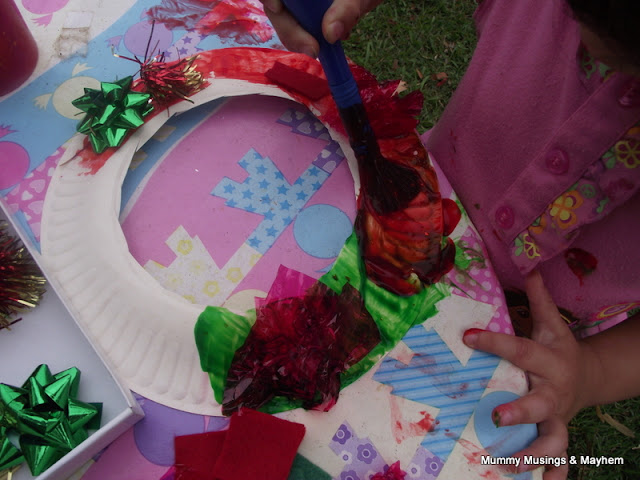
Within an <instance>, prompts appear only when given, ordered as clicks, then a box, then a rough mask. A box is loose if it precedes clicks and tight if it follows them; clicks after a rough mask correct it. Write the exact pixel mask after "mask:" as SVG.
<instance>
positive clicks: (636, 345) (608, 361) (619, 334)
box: [582, 313, 640, 406]
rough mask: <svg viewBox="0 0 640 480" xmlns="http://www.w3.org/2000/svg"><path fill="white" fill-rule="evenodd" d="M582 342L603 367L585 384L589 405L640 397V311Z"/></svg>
mask: <svg viewBox="0 0 640 480" xmlns="http://www.w3.org/2000/svg"><path fill="white" fill-rule="evenodd" d="M582 343H583V344H584V345H585V346H587V347H589V348H590V349H591V350H592V351H593V353H594V354H595V356H596V358H597V361H598V366H599V368H598V372H597V373H594V375H592V376H591V379H590V380H591V381H590V382H589V384H588V385H585V390H588V391H586V392H585V400H586V403H585V406H589V405H601V404H606V403H612V402H616V401H618V400H622V399H626V398H631V397H637V396H640V313H638V314H636V315H634V316H633V317H631V318H629V319H628V320H626V321H624V322H622V323H621V324H619V325H616V326H615V327H613V328H610V329H608V330H606V331H604V332H602V333H599V334H597V335H593V336H592V337H589V338H587V339H585V340H583V342H582Z"/></svg>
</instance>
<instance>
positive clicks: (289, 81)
mask: <svg viewBox="0 0 640 480" xmlns="http://www.w3.org/2000/svg"><path fill="white" fill-rule="evenodd" d="M265 76H266V77H267V78H268V79H269V80H271V81H272V82H274V83H276V84H278V85H280V86H282V87H285V88H288V89H289V90H293V91H294V92H296V93H300V94H302V95H304V96H305V97H307V98H309V99H310V100H320V99H321V98H322V97H324V96H326V95H329V93H330V92H329V84H328V83H327V81H326V80H324V79H322V78H318V77H316V76H315V75H311V74H310V73H307V72H303V71H301V70H298V69H297V68H293V67H290V66H289V65H285V64H284V63H282V62H276V63H274V64H273V67H271V68H270V69H269V70H267V71H266V72H265Z"/></svg>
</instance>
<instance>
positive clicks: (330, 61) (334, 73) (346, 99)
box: [283, 0, 362, 109]
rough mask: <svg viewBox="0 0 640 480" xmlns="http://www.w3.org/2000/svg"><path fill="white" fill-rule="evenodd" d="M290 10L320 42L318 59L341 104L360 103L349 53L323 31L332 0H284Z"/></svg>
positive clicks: (335, 98) (343, 106) (338, 102)
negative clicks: (323, 24) (348, 58)
mask: <svg viewBox="0 0 640 480" xmlns="http://www.w3.org/2000/svg"><path fill="white" fill-rule="evenodd" d="M283 3H284V5H285V7H287V10H289V12H290V13H291V14H292V15H293V16H294V17H295V19H296V20H297V21H298V23H299V24H300V25H301V26H302V28H304V29H305V30H306V31H307V32H309V33H310V34H311V35H313V36H314V37H315V39H316V40H317V41H318V43H319V44H320V51H319V52H318V59H319V60H320V63H321V64H322V68H323V69H324V73H325V75H326V77H327V80H328V82H329V88H330V89H331V94H332V95H333V98H334V100H335V102H336V105H338V108H340V109H343V108H349V107H351V106H353V105H355V104H361V103H362V98H361V97H360V92H359V91H358V85H356V81H355V79H354V78H353V75H352V73H351V69H350V68H349V64H348V62H347V57H346V56H345V54H344V50H343V49H342V44H341V43H340V41H337V42H336V43H333V44H331V43H329V42H327V40H326V39H325V38H324V35H323V34H322V17H324V14H325V12H326V11H327V9H328V8H329V7H330V6H331V4H332V3H333V1H332V0H283Z"/></svg>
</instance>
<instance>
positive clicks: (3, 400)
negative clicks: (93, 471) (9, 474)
mask: <svg viewBox="0 0 640 480" xmlns="http://www.w3.org/2000/svg"><path fill="white" fill-rule="evenodd" d="M79 383H80V370H78V369H77V368H75V367H72V368H69V369H67V370H64V371H62V372H60V373H57V374H55V375H53V374H52V373H51V371H50V370H49V367H48V366H47V365H44V364H43V365H40V366H39V367H38V368H36V369H35V370H34V372H33V373H32V374H31V375H30V376H29V378H28V379H27V381H26V382H25V383H24V384H23V385H22V387H14V386H11V385H6V384H4V383H3V384H0V472H2V471H3V470H5V469H11V468H13V467H15V466H16V465H18V464H19V463H21V462H22V461H26V463H27V465H28V466H29V469H30V470H31V473H32V474H33V475H34V476H37V475H40V474H41V473H42V472H44V471H45V470H47V469H48V468H49V467H50V466H51V465H53V464H54V463H56V462H57V461H58V460H59V459H60V458H62V457H63V456H64V455H66V454H67V453H68V452H70V451H71V450H73V449H74V448H75V447H77V446H78V445H79V444H80V443H82V442H83V441H84V440H86V439H87V437H88V433H87V430H88V429H89V430H93V429H97V428H99V425H100V417H101V411H102V405H101V404H89V403H84V402H81V401H79V400H77V398H76V396H77V394H78V385H79ZM11 432H14V433H16V434H17V435H18V436H19V444H20V449H18V448H17V447H16V446H14V445H13V443H11V441H10V440H9V433H11Z"/></svg>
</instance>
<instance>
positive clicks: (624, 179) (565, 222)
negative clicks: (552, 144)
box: [511, 123, 640, 331]
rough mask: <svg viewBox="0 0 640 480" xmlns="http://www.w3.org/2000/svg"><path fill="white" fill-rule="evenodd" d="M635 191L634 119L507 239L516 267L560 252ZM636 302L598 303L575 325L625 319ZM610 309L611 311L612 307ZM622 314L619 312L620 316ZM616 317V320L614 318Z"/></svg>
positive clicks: (637, 132) (637, 136)
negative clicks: (573, 180) (596, 308)
mask: <svg viewBox="0 0 640 480" xmlns="http://www.w3.org/2000/svg"><path fill="white" fill-rule="evenodd" d="M639 190H640V123H638V124H636V125H635V126H634V127H632V128H631V129H629V130H628V131H627V132H626V133H625V134H624V135H623V136H622V138H620V139H619V140H618V141H617V142H616V143H615V144H614V145H613V146H612V147H611V148H610V149H609V150H607V152H605V154H604V155H602V157H601V158H599V159H598V160H597V161H595V162H594V163H593V164H592V165H591V166H590V167H589V168H588V169H587V170H586V171H585V173H584V174H583V176H582V177H581V178H580V179H579V180H578V181H577V182H576V183H574V184H573V185H572V186H571V187H569V188H568V189H567V190H566V191H565V192H564V193H563V194H562V195H560V196H558V197H557V198H556V199H555V200H553V202H551V203H550V204H549V205H548V206H547V208H546V209H545V211H544V212H543V213H542V215H540V216H539V217H538V218H537V219H536V220H535V221H534V222H533V223H531V225H529V226H528V227H527V228H526V229H525V230H524V231H522V232H521V233H520V234H519V235H518V236H517V237H516V238H515V239H514V241H513V243H512V244H511V256H512V260H513V261H514V263H515V264H516V265H517V266H518V268H519V269H520V271H522V272H528V271H531V270H532V269H533V268H534V267H535V266H536V265H537V264H538V263H540V262H542V261H544V260H546V259H548V258H551V257H554V256H555V255H558V254H560V253H562V252H564V251H565V250H566V249H567V248H568V247H569V245H570V244H571V242H572V241H573V239H574V238H575V237H576V236H577V235H578V233H579V231H580V228H581V227H582V226H584V225H588V224H591V223H593V222H597V221H598V220H600V219H602V218H604V217H605V216H607V215H608V214H609V213H610V212H611V211H613V210H614V209H615V208H617V207H618V206H620V205H622V204H623V203H624V202H626V201H627V200H628V199H629V198H631V197H632V196H633V195H634V194H635V193H636V192H638V191H639ZM638 305H640V303H632V304H625V305H624V307H625V308H620V306H619V305H613V306H609V305H607V306H603V308H602V309H601V311H599V312H595V313H594V314H593V316H592V317H591V319H585V320H586V323H582V322H581V324H580V328H589V329H591V328H594V327H599V329H598V331H600V329H603V328H604V325H601V324H604V323H606V324H607V325H608V326H612V325H613V324H615V323H619V321H621V320H623V319H626V318H627V314H626V312H627V311H628V310H632V309H633V308H634V307H636V306H638ZM614 311H615V315H614V314H612V312H614ZM621 315H622V317H621ZM616 319H617V320H616Z"/></svg>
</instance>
